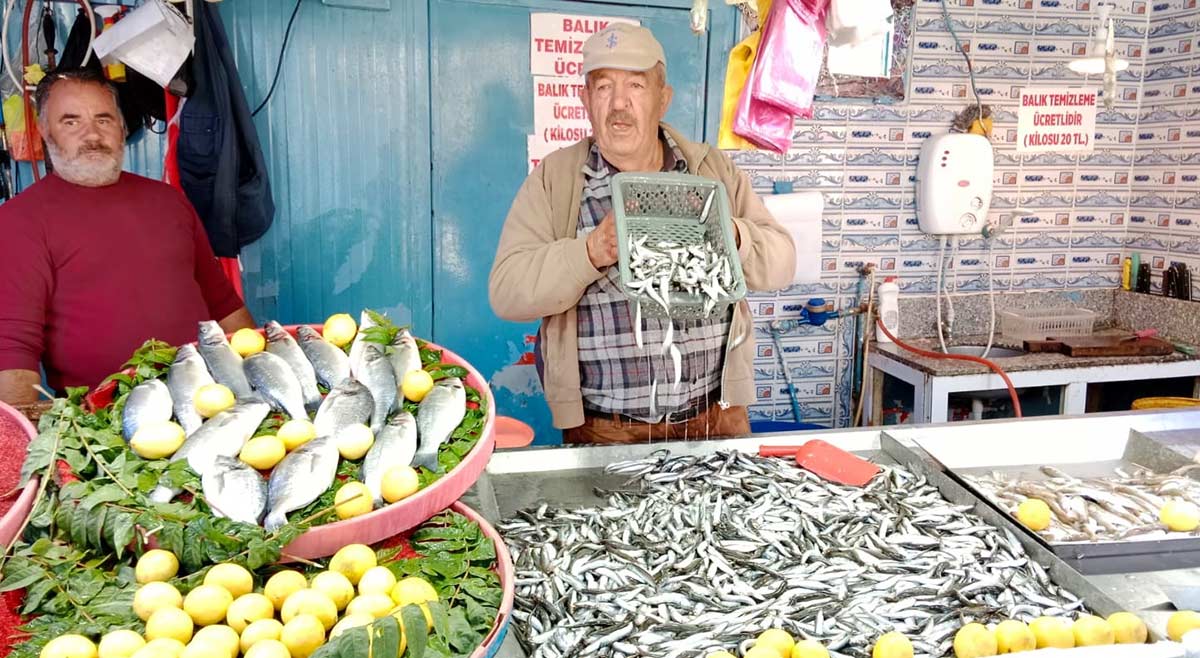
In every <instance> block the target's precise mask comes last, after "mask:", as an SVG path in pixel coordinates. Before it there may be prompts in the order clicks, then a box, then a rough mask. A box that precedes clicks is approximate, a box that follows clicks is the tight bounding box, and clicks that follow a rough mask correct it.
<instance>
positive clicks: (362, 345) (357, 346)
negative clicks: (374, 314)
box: [350, 309, 378, 379]
mask: <svg viewBox="0 0 1200 658" xmlns="http://www.w3.org/2000/svg"><path fill="white" fill-rule="evenodd" d="M375 326H378V325H376V324H375V321H374V320H372V319H371V314H370V313H368V312H367V311H366V310H365V309H364V310H363V312H362V313H360V314H359V316H358V333H357V334H355V335H354V342H352V343H350V374H351V375H354V376H355V377H358V378H359V379H362V375H361V374H359V373H360V370H361V369H362V365H363V357H364V356H366V354H365V350H366V347H367V345H370V344H371V341H369V340H367V339H366V335H367V329H370V328H371V327H375Z"/></svg>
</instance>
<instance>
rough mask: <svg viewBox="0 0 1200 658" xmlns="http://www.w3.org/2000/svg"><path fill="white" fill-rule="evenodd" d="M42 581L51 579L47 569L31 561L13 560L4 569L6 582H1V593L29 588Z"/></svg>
mask: <svg viewBox="0 0 1200 658" xmlns="http://www.w3.org/2000/svg"><path fill="white" fill-rule="evenodd" d="M42 579H47V580H48V579H49V576H47V574H46V570H45V569H43V568H41V567H39V566H37V565H36V564H34V563H33V562H30V561H29V560H23V559H20V558H13V559H11V560H9V561H8V564H7V565H5V567H4V580H2V581H0V592H11V591H13V590H15V589H21V588H23V587H28V586H30V585H32V584H33V583H36V582H37V581H39V580H42Z"/></svg>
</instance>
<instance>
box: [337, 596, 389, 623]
mask: <svg viewBox="0 0 1200 658" xmlns="http://www.w3.org/2000/svg"><path fill="white" fill-rule="evenodd" d="M395 605H396V604H394V603H392V597H390V596H388V595H387V594H362V595H359V596H356V597H354V599H353V600H351V601H350V604H349V605H347V606H346V614H347V615H369V616H370V617H371V618H372V619H379V618H380V617H385V616H387V615H388V613H390V612H391V611H392V608H394V607H395Z"/></svg>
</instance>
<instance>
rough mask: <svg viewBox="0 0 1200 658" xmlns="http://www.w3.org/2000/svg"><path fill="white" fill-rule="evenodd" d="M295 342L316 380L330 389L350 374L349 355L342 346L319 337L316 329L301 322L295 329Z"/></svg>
mask: <svg viewBox="0 0 1200 658" xmlns="http://www.w3.org/2000/svg"><path fill="white" fill-rule="evenodd" d="M296 342H298V343H300V349H301V351H303V352H304V356H306V357H308V362H309V363H311V364H312V367H313V372H315V373H316V374H317V381H318V382H320V383H321V384H324V385H325V388H327V389H332V388H333V387H334V386H337V385H338V384H340V383H342V380H344V379H346V378H347V377H349V376H350V357H348V356H346V353H345V352H343V351H342V348H340V347H338V346H337V345H334V344H333V343H331V342H329V341H327V340H325V339H324V338H322V337H321V334H319V333H317V330H316V329H313V328H312V327H310V326H308V325H306V324H302V325H300V328H299V329H297V330H296Z"/></svg>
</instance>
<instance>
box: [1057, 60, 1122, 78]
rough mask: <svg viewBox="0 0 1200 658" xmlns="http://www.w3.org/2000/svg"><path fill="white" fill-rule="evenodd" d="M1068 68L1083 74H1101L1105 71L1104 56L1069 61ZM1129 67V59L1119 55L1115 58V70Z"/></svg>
mask: <svg viewBox="0 0 1200 658" xmlns="http://www.w3.org/2000/svg"><path fill="white" fill-rule="evenodd" d="M1067 68H1069V69H1071V70H1072V71H1074V72H1076V73H1082V74H1083V75H1100V74H1101V73H1104V57H1103V56H1100V57H1091V56H1089V57H1080V58H1079V59H1073V60H1071V61H1069V62H1067ZM1127 68H1129V61H1128V60H1125V59H1121V58H1119V57H1114V58H1113V70H1114V71H1118V72H1120V71H1124V70H1125V69H1127Z"/></svg>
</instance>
